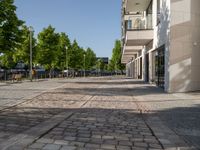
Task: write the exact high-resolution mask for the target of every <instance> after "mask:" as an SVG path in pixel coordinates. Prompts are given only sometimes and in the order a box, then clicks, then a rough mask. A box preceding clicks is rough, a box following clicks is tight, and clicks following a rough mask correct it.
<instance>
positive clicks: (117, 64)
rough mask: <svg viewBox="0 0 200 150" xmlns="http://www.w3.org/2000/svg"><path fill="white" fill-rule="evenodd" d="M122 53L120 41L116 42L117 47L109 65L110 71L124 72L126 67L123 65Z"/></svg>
mask: <svg viewBox="0 0 200 150" xmlns="http://www.w3.org/2000/svg"><path fill="white" fill-rule="evenodd" d="M121 57H122V51H121V42H120V40H116V41H115V46H114V48H113V51H112V58H111V61H110V64H109V69H110V70H120V71H123V70H124V69H125V66H124V65H123V64H122V63H121Z"/></svg>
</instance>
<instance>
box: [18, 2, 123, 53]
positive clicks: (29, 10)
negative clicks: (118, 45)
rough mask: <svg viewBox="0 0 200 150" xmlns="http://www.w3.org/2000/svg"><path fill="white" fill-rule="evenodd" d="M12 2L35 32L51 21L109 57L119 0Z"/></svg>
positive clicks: (116, 33)
mask: <svg viewBox="0 0 200 150" xmlns="http://www.w3.org/2000/svg"><path fill="white" fill-rule="evenodd" d="M15 5H16V6H17V7H18V8H17V15H18V17H19V18H20V19H22V20H24V21H26V25H28V26H30V25H31V26H33V27H34V30H35V34H38V32H40V31H41V30H42V29H43V28H44V27H47V26H48V25H50V24H51V25H52V26H53V27H55V28H56V31H57V32H65V33H67V34H68V35H69V37H70V39H71V41H72V40H73V39H76V40H77V41H78V43H79V45H80V46H81V47H83V48H87V47H91V48H92V49H93V50H94V51H95V53H96V54H97V56H99V57H103V56H105V57H111V54H112V48H113V46H114V41H115V40H116V39H120V37H121V31H120V26H121V22H120V19H121V14H120V13H121V0H15Z"/></svg>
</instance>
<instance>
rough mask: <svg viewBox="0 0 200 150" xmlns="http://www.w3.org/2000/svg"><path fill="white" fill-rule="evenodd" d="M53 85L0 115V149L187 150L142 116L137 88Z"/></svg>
mask: <svg viewBox="0 0 200 150" xmlns="http://www.w3.org/2000/svg"><path fill="white" fill-rule="evenodd" d="M56 82H57V83H56V84H59V86H61V85H62V87H60V88H57V89H55V90H51V91H46V92H44V93H42V94H40V95H38V96H36V97H34V98H32V99H31V100H28V101H26V102H24V103H22V104H19V105H17V106H14V107H11V108H7V109H4V110H3V111H1V112H0V129H1V130H0V149H9V150H21V149H28V150H40V149H46V150H51V149H52V150H70V149H86V150H90V149H91V150H94V149H102V150H109V149H111V150H112V149H115V150H116V149H117V150H118V149H119V150H126V149H130V150H131V149H132V150H160V149H164V148H165V149H170V150H173V149H174V150H175V149H177V145H178V147H180V149H181V150H182V149H183V150H186V149H190V148H188V147H187V144H186V143H185V142H184V141H183V140H181V139H180V138H179V137H178V136H177V135H176V134H175V133H174V132H173V131H171V130H170V129H169V128H168V127H166V126H165V125H164V124H162V122H161V121H160V119H159V118H158V117H157V116H158V115H154V114H153V113H152V112H151V113H146V112H144V113H141V112H143V110H145V109H146V108H149V107H150V105H148V106H147V105H144V104H143V103H144V102H141V101H142V98H141V95H140V92H141V91H140V90H142V89H143V90H144V93H145V92H147V91H148V90H147V89H148V88H147V87H145V86H144V85H141V83H140V82H136V81H132V80H127V79H116V78H110V79H109V78H107V79H106V78H88V79H77V80H70V82H69V81H64V80H62V81H56ZM137 91H138V92H137ZM150 92H151V90H150ZM141 93H142V92H141ZM145 94H146V96H147V95H148V94H150V93H145ZM150 95H151V94H150ZM144 106H145V107H144ZM169 139H171V140H172V139H173V140H172V141H173V142H172V141H171V140H169Z"/></svg>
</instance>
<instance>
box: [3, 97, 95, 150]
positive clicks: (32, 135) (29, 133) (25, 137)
mask: <svg viewBox="0 0 200 150" xmlns="http://www.w3.org/2000/svg"><path fill="white" fill-rule="evenodd" d="M85 97H86V100H85V101H84V102H82V103H80V104H79V105H78V106H77V107H78V108H82V107H84V106H85V105H86V103H88V102H89V101H91V100H92V98H93V96H84V98H85ZM72 115H73V113H72V112H62V113H60V114H58V115H55V116H53V117H52V118H50V119H48V120H46V121H44V122H42V123H41V124H39V125H37V126H35V127H32V128H31V129H29V130H26V131H25V132H23V133H21V134H17V135H16V136H14V137H12V138H10V139H9V140H7V141H6V142H3V143H1V144H0V149H1V150H6V149H12V148H18V149H24V148H26V147H27V146H28V145H30V144H32V143H34V142H35V141H36V140H38V139H40V138H41V137H43V136H44V135H45V134H47V133H48V132H50V131H51V130H52V129H54V128H55V127H56V126H58V125H59V124H60V123H62V122H63V121H64V120H66V119H68V118H70V117H71V116H72Z"/></svg>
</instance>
